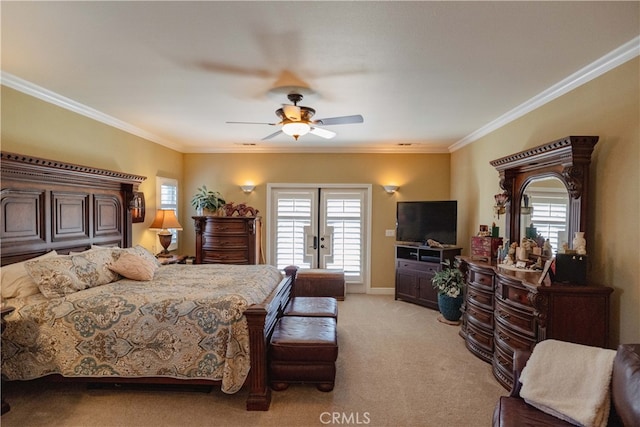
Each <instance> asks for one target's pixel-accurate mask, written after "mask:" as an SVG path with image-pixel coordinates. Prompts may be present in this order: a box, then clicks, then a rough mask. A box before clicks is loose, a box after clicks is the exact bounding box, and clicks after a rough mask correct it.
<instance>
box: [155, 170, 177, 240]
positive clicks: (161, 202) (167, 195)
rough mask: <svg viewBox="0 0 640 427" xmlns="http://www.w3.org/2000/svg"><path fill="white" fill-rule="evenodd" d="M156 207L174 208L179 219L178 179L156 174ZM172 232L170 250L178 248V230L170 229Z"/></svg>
mask: <svg viewBox="0 0 640 427" xmlns="http://www.w3.org/2000/svg"><path fill="white" fill-rule="evenodd" d="M156 209H173V210H174V211H175V212H176V217H177V218H178V220H179V219H180V216H179V215H178V180H176V179H172V178H165V177H161V176H156ZM169 231H171V234H172V238H171V245H169V248H168V249H169V250H170V251H173V250H176V249H178V232H177V230H174V229H170V230H169Z"/></svg>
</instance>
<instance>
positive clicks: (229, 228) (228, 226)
mask: <svg viewBox="0 0 640 427" xmlns="http://www.w3.org/2000/svg"><path fill="white" fill-rule="evenodd" d="M193 220H194V221H195V229H196V260H195V263H196V264H212V263H217V264H259V263H260V257H261V251H260V242H261V221H260V217H235V216H230V217H224V216H222V217H217V216H194V217H193Z"/></svg>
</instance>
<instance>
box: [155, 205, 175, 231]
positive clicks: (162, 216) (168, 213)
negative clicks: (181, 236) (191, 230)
mask: <svg viewBox="0 0 640 427" xmlns="http://www.w3.org/2000/svg"><path fill="white" fill-rule="evenodd" d="M149 228H150V229H151V230H166V229H167V228H173V229H174V230H182V226H181V225H180V223H179V222H178V218H176V212H175V211H174V210H173V209H158V211H157V212H156V217H155V218H154V220H153V222H152V223H151V225H150V226H149Z"/></svg>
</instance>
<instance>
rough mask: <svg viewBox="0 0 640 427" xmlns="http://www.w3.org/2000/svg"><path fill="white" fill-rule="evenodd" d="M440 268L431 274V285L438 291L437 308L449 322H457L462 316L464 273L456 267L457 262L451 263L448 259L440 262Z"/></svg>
mask: <svg viewBox="0 0 640 427" xmlns="http://www.w3.org/2000/svg"><path fill="white" fill-rule="evenodd" d="M442 265H443V267H442V270H440V271H438V272H436V274H435V275H434V276H433V280H432V282H431V283H432V285H433V288H434V289H435V290H437V291H438V308H439V309H440V313H441V314H442V317H444V318H445V319H446V320H448V321H450V322H457V321H458V320H460V316H462V312H461V311H460V307H461V306H462V300H463V295H462V291H463V289H464V275H463V274H462V272H461V271H460V269H458V265H457V263H454V264H451V261H450V260H446V261H445V262H443V263H442Z"/></svg>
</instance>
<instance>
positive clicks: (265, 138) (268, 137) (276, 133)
mask: <svg viewBox="0 0 640 427" xmlns="http://www.w3.org/2000/svg"><path fill="white" fill-rule="evenodd" d="M281 133H282V131H281V130H279V131H277V132H274V133H272V134H271V135H267V136H265V137H264V138H262V141H265V140H267V139H271V138H273V137H274V136H278V135H280V134H281Z"/></svg>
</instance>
